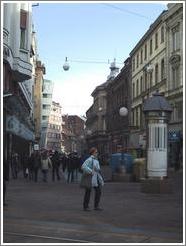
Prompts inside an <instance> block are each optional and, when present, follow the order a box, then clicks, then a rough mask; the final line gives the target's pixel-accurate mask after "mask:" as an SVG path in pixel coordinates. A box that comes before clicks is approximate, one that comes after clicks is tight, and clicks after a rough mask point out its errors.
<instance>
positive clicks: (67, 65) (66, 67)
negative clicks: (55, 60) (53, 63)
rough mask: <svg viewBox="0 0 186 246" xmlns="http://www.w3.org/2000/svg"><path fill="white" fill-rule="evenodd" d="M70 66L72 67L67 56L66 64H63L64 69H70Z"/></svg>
mask: <svg viewBox="0 0 186 246" xmlns="http://www.w3.org/2000/svg"><path fill="white" fill-rule="evenodd" d="M69 68H70V66H69V64H68V60H67V57H66V58H65V63H64V65H63V69H64V70H65V71H68V70H69Z"/></svg>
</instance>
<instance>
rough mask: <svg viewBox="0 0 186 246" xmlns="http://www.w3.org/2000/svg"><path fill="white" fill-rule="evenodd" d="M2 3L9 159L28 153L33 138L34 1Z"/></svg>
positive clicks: (4, 108)
mask: <svg viewBox="0 0 186 246" xmlns="http://www.w3.org/2000/svg"><path fill="white" fill-rule="evenodd" d="M2 6H3V8H2V14H3V111H4V132H3V133H4V155H5V158H10V157H11V153H12V152H18V153H20V155H21V153H22V152H25V153H26V154H29V152H30V151H31V143H32V142H33V141H34V125H33V121H32V110H33V104H32V85H33V80H32V75H33V73H34V70H33V64H32V61H31V59H30V57H31V56H32V57H33V56H34V51H33V50H34V49H32V48H31V47H32V4H31V2H25V3H24V2H22V3H18V2H16V3H13V2H11V3H8V2H7V3H3V4H2ZM31 50H32V52H31Z"/></svg>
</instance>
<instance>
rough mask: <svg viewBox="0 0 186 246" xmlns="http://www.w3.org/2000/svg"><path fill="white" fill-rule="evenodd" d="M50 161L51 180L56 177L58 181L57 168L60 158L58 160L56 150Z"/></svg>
mask: <svg viewBox="0 0 186 246" xmlns="http://www.w3.org/2000/svg"><path fill="white" fill-rule="evenodd" d="M51 161H52V180H53V181H55V175H56V176H57V180H60V175H59V167H60V158H59V153H58V151H57V150H56V151H55V152H54V154H53V156H52V157H51Z"/></svg>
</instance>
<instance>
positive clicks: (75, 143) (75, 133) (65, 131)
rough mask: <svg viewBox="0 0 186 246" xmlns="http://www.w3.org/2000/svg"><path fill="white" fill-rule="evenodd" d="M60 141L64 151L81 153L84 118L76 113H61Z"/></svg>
mask: <svg viewBox="0 0 186 246" xmlns="http://www.w3.org/2000/svg"><path fill="white" fill-rule="evenodd" d="M62 119H63V127H62V141H63V148H64V152H66V153H70V152H77V153H78V154H79V155H82V154H83V152H84V150H85V148H86V146H85V119H84V118H82V117H80V116H78V115H63V116H62Z"/></svg>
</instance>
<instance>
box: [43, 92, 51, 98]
mask: <svg viewBox="0 0 186 246" xmlns="http://www.w3.org/2000/svg"><path fill="white" fill-rule="evenodd" d="M43 98H52V94H47V93H43Z"/></svg>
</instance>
